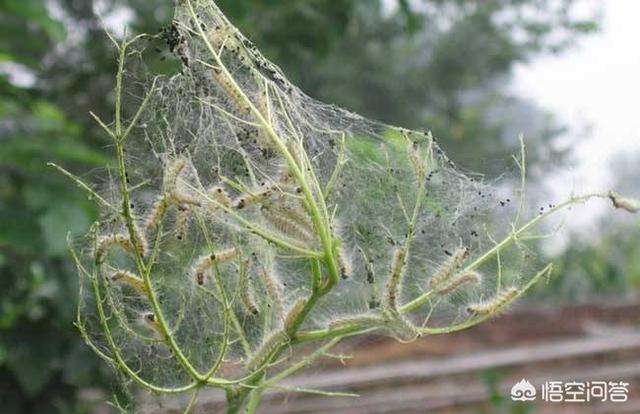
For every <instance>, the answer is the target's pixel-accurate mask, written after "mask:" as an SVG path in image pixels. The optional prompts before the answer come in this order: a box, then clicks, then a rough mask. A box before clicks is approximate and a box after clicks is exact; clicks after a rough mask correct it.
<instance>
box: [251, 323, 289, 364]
mask: <svg viewBox="0 0 640 414" xmlns="http://www.w3.org/2000/svg"><path fill="white" fill-rule="evenodd" d="M288 341H289V337H288V336H287V334H286V332H285V331H283V330H278V331H274V332H273V333H271V334H270V335H269V336H268V337H267V338H266V339H264V340H263V341H262V343H261V344H260V346H258V349H256V351H255V352H254V354H253V355H252V356H251V358H249V360H248V361H247V363H246V365H247V368H249V369H250V370H254V369H255V368H257V367H259V366H261V365H262V364H263V363H264V362H265V361H268V360H269V358H271V356H272V355H273V353H274V352H275V351H276V350H277V349H278V348H279V347H280V346H281V345H282V344H285V343H287V342H288Z"/></svg>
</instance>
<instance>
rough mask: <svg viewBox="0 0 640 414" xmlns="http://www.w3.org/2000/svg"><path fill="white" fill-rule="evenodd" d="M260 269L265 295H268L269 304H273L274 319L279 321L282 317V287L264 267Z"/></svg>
mask: <svg viewBox="0 0 640 414" xmlns="http://www.w3.org/2000/svg"><path fill="white" fill-rule="evenodd" d="M260 267H261V271H262V280H263V281H264V286H265V289H266V291H267V295H269V299H270V303H272V304H273V312H274V314H275V317H276V319H278V320H280V319H282V316H283V315H284V307H283V305H282V287H281V285H280V281H278V280H277V278H276V276H275V275H274V274H273V273H272V271H271V270H267V269H265V267H264V266H260Z"/></svg>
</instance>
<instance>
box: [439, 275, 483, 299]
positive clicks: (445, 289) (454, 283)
mask: <svg viewBox="0 0 640 414" xmlns="http://www.w3.org/2000/svg"><path fill="white" fill-rule="evenodd" d="M481 281H482V275H481V274H480V273H478V272H476V271H475V270H469V271H467V272H462V273H459V274H458V275H456V276H454V277H453V278H452V279H450V280H449V281H447V282H446V283H444V284H443V285H441V286H440V287H438V288H437V289H436V292H437V293H439V294H441V295H446V294H449V293H451V292H453V291H454V290H456V289H458V288H459V287H460V286H462V285H464V284H465V283H476V284H478V283H480V282H481Z"/></svg>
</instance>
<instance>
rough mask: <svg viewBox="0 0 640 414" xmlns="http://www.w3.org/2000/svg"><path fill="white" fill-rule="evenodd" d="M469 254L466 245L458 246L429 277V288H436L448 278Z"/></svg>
mask: <svg viewBox="0 0 640 414" xmlns="http://www.w3.org/2000/svg"><path fill="white" fill-rule="evenodd" d="M468 255H469V249H467V248H466V247H460V248H458V249H456V251H455V252H453V254H452V255H451V257H449V258H448V259H447V260H446V261H445V262H444V263H443V264H442V265H441V266H440V267H439V268H438V270H436V273H435V274H434V275H433V277H431V280H430V281H429V285H430V286H431V288H437V287H438V286H439V285H440V284H442V283H443V282H445V281H446V280H448V279H449V278H450V277H451V276H453V274H454V272H455V271H456V269H457V268H458V266H460V264H461V263H462V262H463V261H464V259H466V258H467V256H468Z"/></svg>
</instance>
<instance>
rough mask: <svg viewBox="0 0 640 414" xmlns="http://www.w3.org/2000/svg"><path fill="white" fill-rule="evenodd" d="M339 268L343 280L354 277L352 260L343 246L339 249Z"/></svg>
mask: <svg viewBox="0 0 640 414" xmlns="http://www.w3.org/2000/svg"><path fill="white" fill-rule="evenodd" d="M338 267H339V268H340V276H341V277H342V278H343V279H348V278H350V277H351V276H352V267H351V260H350V259H349V258H348V256H347V255H346V253H345V251H344V249H343V248H342V246H340V247H338Z"/></svg>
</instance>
